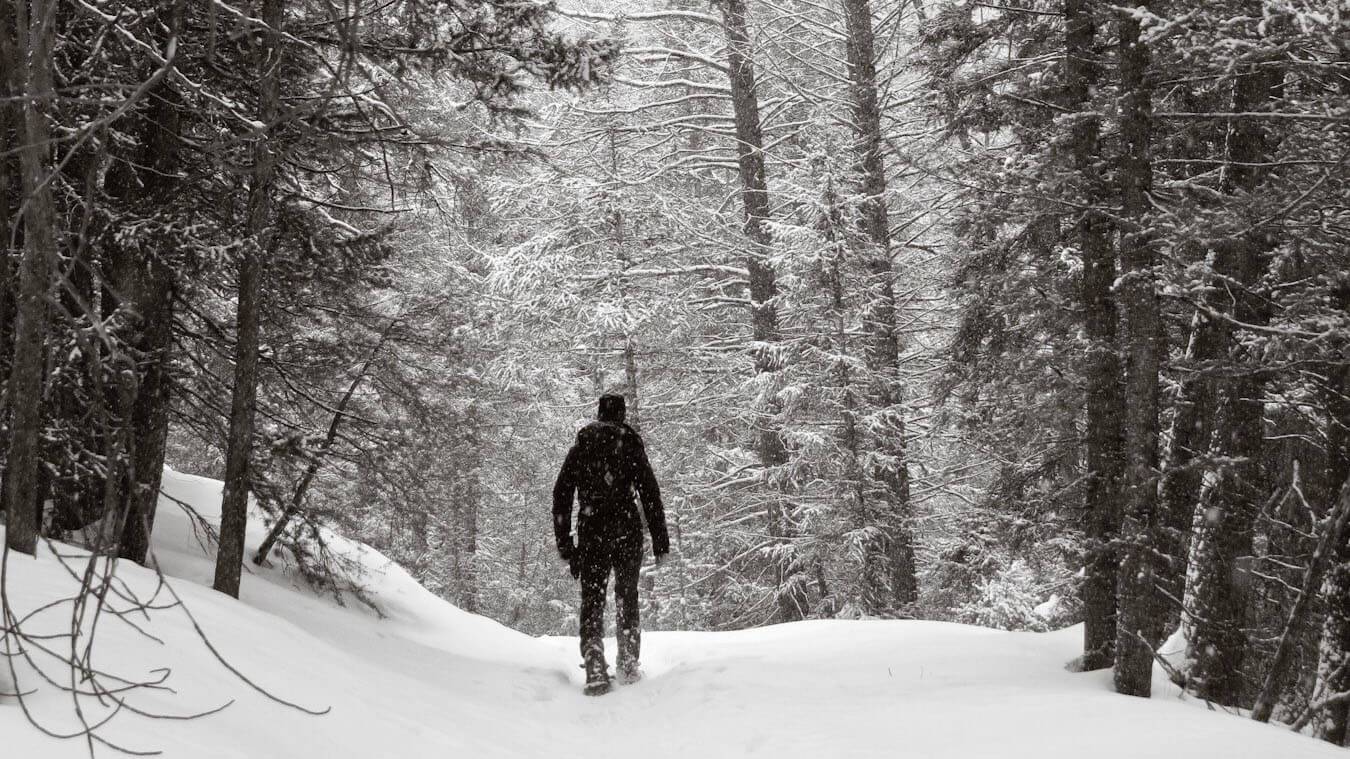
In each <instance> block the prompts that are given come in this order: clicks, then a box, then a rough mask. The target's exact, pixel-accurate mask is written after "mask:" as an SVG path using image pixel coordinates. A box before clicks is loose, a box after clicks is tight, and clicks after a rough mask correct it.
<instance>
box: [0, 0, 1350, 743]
mask: <svg viewBox="0 0 1350 759" xmlns="http://www.w3.org/2000/svg"><path fill="white" fill-rule="evenodd" d="M0 70H3V76H0V147H2V148H3V150H0V220H3V228H2V229H0V231H3V233H4V238H3V243H0V381H2V382H3V383H4V384H3V386H2V388H3V390H2V393H3V413H2V415H0V443H2V444H3V445H2V446H0V467H2V469H0V474H3V504H4V526H5V536H6V537H5V540H6V546H5V549H4V552H5V553H4V561H5V562H14V561H19V560H22V558H23V557H21V556H18V555H17V554H32V553H34V552H35V550H36V549H37V546H38V545H39V543H40V542H42V541H63V542H65V543H77V544H80V545H82V546H85V547H86V548H88V549H90V550H92V551H93V556H94V557H100V560H96V559H91V560H90V564H89V567H90V569H89V576H88V577H87V578H86V583H85V587H86V588H87V590H88V592H89V593H90V594H91V595H93V596H94V597H95V598H97V599H102V598H103V597H104V596H105V595H106V594H107V593H109V592H111V593H114V594H115V593H116V592H117V590H116V584H115V583H114V582H113V581H112V579H110V578H111V577H112V576H113V575H112V567H113V565H114V564H115V561H114V560H120V561H125V562H135V563H138V564H145V565H147V566H153V564H154V556H153V551H151V550H150V540H149V536H150V534H151V530H152V528H153V525H154V522H155V518H156V511H157V509H163V508H166V507H168V506H166V505H165V503H164V501H163V500H161V498H160V479H161V476H162V473H163V471H164V467H165V466H169V467H172V468H173V469H175V470H178V471H182V472H190V473H194V474H201V475H206V476H210V477H215V478H218V479H221V480H223V481H224V482H225V490H224V497H223V510H222V518H221V520H220V524H219V528H218V529H216V528H215V527H214V526H213V525H209V524H206V523H205V522H204V521H203V522H202V524H201V529H202V539H203V540H204V541H209V542H211V543H213V544H215V545H217V546H218V560H217V564H216V575H215V581H214V587H215V588H216V590H219V591H221V592H223V593H226V594H230V595H236V596H237V595H238V593H239V587H240V577H241V574H243V573H246V572H248V571H249V569H248V568H249V567H250V566H252V565H255V564H267V563H284V564H287V565H289V566H295V567H298V568H299V569H300V571H302V572H303V574H304V575H305V577H306V578H308V579H309V581H310V582H311V583H313V585H314V586H315V587H317V588H320V589H323V590H325V591H327V592H331V593H333V594H339V595H341V594H353V595H355V596H357V597H360V596H361V595H362V587H363V582H364V581H365V578H363V576H362V574H361V572H360V571H358V568H357V567H354V566H350V565H349V564H347V563H344V561H343V560H342V557H341V556H340V555H337V554H334V553H333V552H332V551H330V550H329V549H328V546H327V545H326V543H325V539H324V535H325V534H326V533H325V532H324V530H322V529H321V528H336V529H338V530H340V531H341V532H342V533H344V534H346V535H349V536H353V537H355V538H358V539H360V540H362V541H364V542H365V543H368V544H370V545H372V546H374V547H376V548H378V549H379V550H380V551H382V552H383V553H384V554H386V555H388V556H389V557H390V558H392V559H394V560H396V561H397V562H398V563H399V564H401V565H402V566H404V567H406V568H407V569H408V570H409V571H410V572H411V573H412V575H413V576H414V577H416V578H417V580H418V581H419V582H421V583H422V584H423V585H425V586H426V587H427V588H429V589H431V590H433V591H434V592H436V593H437V594H439V595H441V596H442V597H444V598H446V599H448V600H450V601H452V602H453V603H455V604H456V605H458V606H459V607H460V608H462V609H464V610H466V611H470V612H474V613H477V614H482V615H485V616H488V617H491V618H494V619H496V620H499V621H501V622H503V623H504V624H507V625H509V626H511V627H514V628H516V629H519V630H522V631H525V632H528V633H532V634H572V633H573V632H574V631H575V629H576V625H577V600H576V591H575V584H574V582H573V581H572V579H571V578H570V577H568V576H567V572H566V569H565V566H564V565H561V564H559V562H558V561H557V559H556V553H555V550H554V546H553V543H552V538H553V535H552V531H551V528H550V516H549V507H550V501H549V494H550V492H551V490H552V487H553V483H554V478H555V477H556V476H557V473H558V467H559V465H560V464H561V462H562V460H563V456H564V454H565V453H566V451H567V449H568V446H569V445H571V443H572V440H573V437H574V434H575V432H576V430H577V428H578V427H579V426H580V425H581V424H582V423H584V422H585V421H587V420H589V419H590V418H591V417H592V416H593V414H594V408H595V400H596V398H597V397H598V396H599V395H601V394H602V393H606V392H615V393H622V394H623V395H624V396H625V397H626V398H627V402H628V418H629V422H630V424H632V425H633V426H634V427H635V428H637V429H638V430H640V431H641V433H642V435H643V437H644V438H645V440H646V445H647V449H648V452H649V453H650V456H651V461H652V464H653V467H654V469H655V471H656V475H657V477H658V479H659V480H660V482H661V487H662V489H663V491H664V493H665V499H666V507H665V508H666V517H667V519H668V521H669V524H670V530H671V545H672V550H671V560H670V561H668V562H665V563H664V564H663V565H662V566H661V567H660V568H657V567H654V566H653V567H647V568H644V569H643V574H642V580H641V582H642V587H643V603H644V606H643V619H644V620H645V623H646V626H647V627H648V628H653V629H678V630H733V629H742V628H748V627H755V626H761V625H766V624H770V623H777V622H792V621H798V620H805V619H821V618H848V619H875V618H889V619H924V620H946V621H954V622H963V623H969V624H978V625H983V626H989V627H997V628H1003V629H1012V630H1052V629H1058V628H1063V627H1066V626H1069V625H1072V624H1077V623H1083V629H1084V643H1083V651H1082V656H1081V657H1080V658H1079V659H1078V660H1076V661H1074V662H1070V663H1068V665H1069V666H1070V667H1071V668H1074V669H1079V670H1093V669H1107V668H1111V669H1112V670H1113V676H1114V682H1115V686H1116V689H1117V690H1118V691H1119V692H1121V693H1125V694H1130V695H1143V696H1146V695H1148V694H1149V691H1150V683H1151V673H1152V672H1153V669H1154V667H1155V665H1160V666H1162V668H1163V669H1164V671H1165V672H1166V673H1167V675H1168V676H1169V677H1170V678H1172V679H1173V681H1175V682H1176V683H1178V684H1180V685H1183V686H1184V687H1185V688H1186V689H1187V690H1188V691H1189V692H1191V693H1192V694H1194V695H1195V696H1196V697H1198V698H1201V699H1204V700H1206V701H1208V702H1210V703H1211V704H1213V705H1214V706H1216V707H1223V708H1229V709H1241V710H1243V713H1249V714H1250V716H1251V717H1252V718H1254V719H1257V720H1261V721H1270V720H1277V721H1281V722H1285V723H1292V724H1293V725H1294V726H1295V727H1297V728H1298V729H1301V730H1306V731H1307V732H1309V733H1310V734H1312V735H1315V736H1316V737H1318V738H1321V739H1323V740H1325V741H1329V742H1332V743H1333V744H1336V745H1342V746H1343V745H1347V743H1348V742H1350V735H1347V729H1348V728H1350V525H1348V524H1347V523H1348V522H1350V167H1347V162H1348V161H1350V8H1347V7H1346V5H1345V4H1344V3H1343V2H1341V1H1340V0H1207V1H1203V2H1202V1H1201V0H1171V1H1170V2H1167V3H1163V2H1160V1H1159V0H1135V2H1134V3H1133V4H1132V5H1129V6H1120V5H1115V4H1110V3H1102V2H1092V0H990V1H989V2H976V1H975V0H956V1H945V2H937V1H936V0H837V1H836V0H831V2H818V1H817V0H709V1H707V2H704V1H702V0H639V1H638V2H619V1H618V0H560V2H558V3H557V4H552V3H536V2H531V1H529V0H394V1H393V2H385V1H383V0H381V1H380V2H375V1H374V0H342V2H340V3H339V2H332V1H327V0H326V1H323V2H320V1H319V0H258V2H248V3H242V2H233V1H232V0H215V1H213V2H209V3H198V2H188V0H124V1H123V2H119V3H108V2H101V1H100V0H2V1H0ZM250 502H252V503H253V504H254V505H253V507H250ZM173 507H175V508H190V507H189V506H188V504H174V506H173ZM259 519H261V520H263V521H264V523H265V524H266V526H267V528H268V529H269V530H270V532H269V534H268V539H267V541H266V542H265V543H264V544H263V546H262V547H261V550H258V551H256V553H251V554H250V555H246V553H250V552H246V551H245V548H244V546H245V540H244V530H245V525H246V524H247V523H248V521H249V520H254V521H255V523H256V521H257V520H259ZM3 582H4V575H3V574H2V573H0V583H3ZM0 590H3V586H2V585H0ZM2 599H3V593H0V600H2ZM100 603H101V600H100ZM370 603H372V604H375V603H376V602H375V601H373V600H372V601H370ZM2 611H3V614H0V632H2V633H3V635H4V640H5V645H6V652H7V655H9V656H12V655H13V653H12V652H13V651H16V650H22V648H23V646H24V645H30V646H31V645H36V644H37V643H36V642H35V639H34V638H33V637H31V636H26V634H25V633H24V631H23V624H22V622H23V619H22V618H21V617H19V616H16V615H15V614H14V613H13V612H12V611H11V609H10V607H9V605H8V602H7V601H5V602H4V604H3V610H2ZM74 613H76V614H85V613H91V612H88V610H87V608H86V607H85V606H83V605H81V604H77V605H76V611H75V612H74ZM74 628H75V630H76V632H75V633H73V635H76V636H78V635H79V634H80V633H79V628H80V625H79V623H78V622H77V623H76V624H75V625H74ZM67 663H68V664H69V665H70V666H71V667H75V668H78V667H81V666H87V663H86V662H85V661H84V660H83V659H81V658H80V656H79V655H77V654H71V655H70V657H69V658H68V659H67Z"/></svg>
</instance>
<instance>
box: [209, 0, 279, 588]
mask: <svg viewBox="0 0 1350 759" xmlns="http://www.w3.org/2000/svg"><path fill="white" fill-rule="evenodd" d="M284 11H285V8H284V0H263V6H262V21H263V23H264V24H266V25H267V27H268V29H267V33H266V34H265V35H264V37H263V42H262V45H261V46H260V47H259V49H258V56H259V58H258V74H259V89H258V118H259V119H260V120H261V121H262V123H263V124H264V125H265V126H264V130H265V131H264V133H263V134H262V135H259V136H258V137H257V141H256V142H255V143H254V148H253V177H252V180H251V183H250V185H249V194H248V219H247V225H248V226H247V231H248V234H249V235H250V236H251V238H252V239H251V241H250V244H249V245H246V246H245V247H244V253H243V257H242V259H241V260H240V262H239V305H238V317H237V321H236V324H237V326H236V337H235V348H234V390H233V393H232V395H231V399H230V430H229V436H228V437H229V439H228V441H227V444H226V451H225V488H224V493H223V495H222V496H221V506H220V553H219V554H218V555H217V557H216V576H215V582H214V585H213V587H215V589H216V590H218V591H220V592H222V593H227V594H229V595H231V596H234V597H236V598H238V597H239V579H240V573H241V571H242V569H243V561H244V531H245V528H246V527H247V525H248V495H249V489H250V488H249V482H250V466H249V463H250V462H249V459H250V456H251V455H252V453H253V417H254V412H255V411H256V406H257V395H258V334H259V326H260V325H259V322H260V316H261V313H260V312H261V310H262V304H261V302H260V301H261V298H262V279H263V263H264V261H263V259H264V257H265V256H267V255H268V254H269V253H270V251H271V247H272V245H271V242H270V241H271V239H272V238H273V236H274V234H273V233H272V232H271V231H270V227H271V225H272V224H273V223H274V219H273V218H272V217H273V213H272V202H271V196H272V184H273V179H274V177H275V174H276V163H277V158H276V148H275V147H274V146H273V145H272V144H271V141H270V140H269V136H270V134H271V132H272V130H273V129H274V127H275V126H276V121H277V117H278V114H279V113H280V110H281V56H282V51H283V49H284V48H283V45H282V41H281V28H282V21H283V14H284Z"/></svg>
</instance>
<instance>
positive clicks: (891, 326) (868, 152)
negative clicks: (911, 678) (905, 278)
mask: <svg viewBox="0 0 1350 759" xmlns="http://www.w3.org/2000/svg"><path fill="white" fill-rule="evenodd" d="M841 3H842V9H843V14H844V25H845V37H846V44H847V53H848V55H847V59H848V72H849V85H850V86H849V93H850V96H851V100H852V110H853V129H854V152H855V153H856V154H857V166H856V171H857V172H858V183H859V187H858V190H859V193H860V194H861V195H862V203H861V205H860V212H861V215H862V218H861V220H860V221H861V223H862V229H863V232H864V234H865V235H866V237H867V241H868V243H869V248H868V252H867V270H868V275H869V281H868V285H867V290H866V293H865V295H864V297H865V298H866V312H865V313H864V315H863V323H864V329H865V330H866V332H867V334H868V346H867V352H866V359H867V368H868V372H869V374H870V383H869V384H870V387H869V388H868V395H869V396H870V397H869V398H868V401H869V403H870V405H871V406H872V413H873V414H875V415H876V417H877V418H876V420H875V422H873V423H872V424H870V425H868V426H867V430H868V432H867V440H866V446H867V448H868V449H869V450H868V453H869V454H870V455H869V456H868V457H867V458H868V459H869V460H871V461H874V462H875V463H874V464H873V465H872V466H871V467H870V471H868V472H867V476H868V479H870V480H871V481H872V482H873V483H876V484H877V486H878V487H877V490H879V491H880V492H879V493H877V494H876V496H877V497H878V499H879V500H880V501H881V504H879V506H878V508H876V509H874V511H875V513H876V514H877V517H878V519H877V524H876V525H874V526H875V527H876V528H877V529H878V530H879V531H880V534H881V541H880V545H879V546H877V549H878V550H877V554H878V555H877V556H876V557H875V562H876V563H877V564H879V565H880V567H881V569H882V570H883V571H881V572H877V573H874V575H875V576H877V577H879V578H882V579H883V580H884V587H881V588H876V589H874V590H875V593H874V595H875V596H876V597H877V598H881V597H886V599H887V605H888V606H892V607H897V608H903V607H906V606H909V605H910V604H913V603H914V601H915V600H916V599H917V598H918V580H917V578H916V576H915V562H914V537H913V530H912V521H913V520H912V514H911V504H910V493H909V467H908V465H907V463H906V460H907V459H906V455H905V416H904V409H903V407H902V405H901V404H902V402H903V400H904V397H903V395H904V394H903V390H902V388H901V386H900V338H899V333H898V330H897V329H896V324H895V318H896V298H895V273H894V269H893V266H892V264H891V234H890V215H889V213H888V209H887V205H886V162H885V158H884V156H883V154H882V151H883V149H884V142H883V139H882V130H881V108H880V106H879V102H878V100H879V99H878V96H877V71H876V63H875V60H876V49H875V43H874V34H873V27H872V8H871V4H870V2H869V0H841ZM870 490H871V488H869V491H870ZM867 495H868V496H872V495H873V494H872V493H871V492H869V493H868V494H867Z"/></svg>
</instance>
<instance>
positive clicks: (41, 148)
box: [4, 0, 56, 554]
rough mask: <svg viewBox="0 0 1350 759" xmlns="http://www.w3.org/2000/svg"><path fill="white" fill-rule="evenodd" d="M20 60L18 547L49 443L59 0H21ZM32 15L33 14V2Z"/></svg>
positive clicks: (15, 405)
mask: <svg viewBox="0 0 1350 759" xmlns="http://www.w3.org/2000/svg"><path fill="white" fill-rule="evenodd" d="M13 8H14V10H13V19H14V25H15V39H16V40H17V42H18V44H17V45H15V48H14V51H13V52H14V60H15V61H16V62H17V61H19V60H23V61H25V62H26V63H25V64H24V65H18V66H15V67H14V69H15V76H17V77H18V78H19V79H20V81H21V83H22V86H21V87H20V88H19V90H20V92H22V93H23V98H22V105H21V107H20V112H21V113H22V117H23V128H22V130H20V132H21V134H22V139H21V143H20V146H19V165H20V168H21V172H22V186H23V200H24V213H23V224H24V251H23V259H22V262H21V263H20V267H19V269H20V270H19V299H18V304H17V319H16V325H15V338H14V360H13V363H12V365H11V368H10V377H9V388H8V390H9V404H10V410H11V412H12V414H11V424H12V427H11V432H10V441H9V451H8V455H7V456H6V464H7V466H6V473H5V493H4V496H5V510H6V517H5V518H6V521H5V542H6V543H7V545H8V546H9V548H11V549H13V550H15V551H21V552H23V553H28V554H32V553H35V552H36V550H37V533H38V526H39V525H38V510H39V508H40V505H39V503H38V485H39V482H38V468H39V464H40V453H41V443H42V408H43V403H42V379H43V375H44V369H45V363H46V354H47V345H46V341H47V331H48V330H47V326H48V325H47V321H48V319H47V311H48V309H47V300H48V297H49V292H50V290H51V286H52V281H53V274H54V271H55V268H54V267H55V265H56V210H55V206H54V201H53V198H52V192H51V185H50V182H49V181H48V180H49V172H50V171H51V169H52V165H51V163H52V162H51V147H50V145H49V143H48V133H47V121H46V115H45V111H46V110H47V108H48V107H49V105H50V102H51V97H52V39H53V37H54V30H55V26H56V3H55V2H54V0H28V2H25V0H14V5H13ZM30 8H31V10H32V15H31V16H30V15H29V9H30Z"/></svg>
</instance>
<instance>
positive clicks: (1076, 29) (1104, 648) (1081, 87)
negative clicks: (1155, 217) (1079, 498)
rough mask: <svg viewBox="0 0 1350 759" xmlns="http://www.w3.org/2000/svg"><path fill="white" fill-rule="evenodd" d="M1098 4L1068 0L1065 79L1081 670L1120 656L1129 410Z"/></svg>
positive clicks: (1095, 667)
mask: <svg viewBox="0 0 1350 759" xmlns="http://www.w3.org/2000/svg"><path fill="white" fill-rule="evenodd" d="M1097 12H1098V6H1097V4H1096V3H1095V2H1092V0H1065V3H1064V24H1065V34H1064V47H1065V60H1064V78H1065V90H1066V93H1065V95H1066V100H1067V101H1068V103H1067V106H1068V107H1069V108H1072V109H1077V110H1079V111H1082V113H1080V115H1079V116H1078V117H1077V118H1075V119H1074V122H1073V127H1072V134H1071V140H1072V146H1073V162H1074V169H1075V170H1076V171H1077V172H1078V175H1079V176H1078V181H1080V182H1081V183H1082V185H1083V198H1082V200H1083V202H1084V205H1086V206H1087V210H1086V211H1084V212H1083V214H1082V216H1080V217H1079V219H1078V221H1077V223H1076V225H1075V235H1076V237H1077V240H1078V247H1079V249H1080V251H1081V253H1082V256H1083V295H1082V298H1083V322H1084V323H1083V326H1084V332H1085V334H1086V336H1087V342H1088V345H1087V357H1086V358H1087V367H1086V388H1085V396H1086V401H1087V431H1086V437H1085V439H1084V448H1085V454H1086V459H1087V487H1086V493H1085V496H1084V504H1083V505H1084V512H1083V533H1084V536H1085V537H1086V538H1087V540H1088V551H1087V557H1086V566H1085V567H1084V580H1083V607H1084V608H1083V618H1084V624H1083V660H1082V666H1083V668H1084V669H1087V670H1093V669H1104V668H1106V667H1109V666H1111V663H1112V661H1113V660H1114V658H1115V639H1116V570H1117V563H1116V553H1115V549H1114V541H1115V539H1116V536H1117V533H1118V532H1119V529H1120V514H1121V489H1120V488H1121V477H1122V471H1121V470H1122V466H1121V464H1122V460H1123V454H1124V441H1123V439H1122V437H1123V436H1122V431H1121V423H1122V419H1123V418H1124V415H1125V408H1124V399H1123V397H1122V395H1121V388H1120V358H1119V351H1120V346H1119V341H1118V339H1117V335H1116V322H1117V320H1118V316H1117V311H1116V302H1115V296H1114V295H1112V293H1111V287H1112V284H1113V283H1114V282H1115V278H1116V260H1115V250H1114V248H1113V247H1112V245H1111V240H1110V237H1109V235H1110V233H1111V224H1110V221H1109V219H1108V217H1107V216H1106V214H1105V213H1104V212H1103V211H1102V210H1100V209H1101V206H1102V205H1103V204H1104V203H1105V202H1106V197H1105V192H1104V188H1103V187H1102V183H1101V180H1100V177H1101V174H1102V164H1101V147H1100V142H1099V140H1100V135H1101V120H1100V117H1098V116H1097V115H1096V114H1095V112H1094V111H1093V109H1092V106H1091V104H1090V101H1091V91H1092V88H1093V87H1094V86H1096V83H1097V78H1098V66H1097V62H1096V53H1095V52H1094V51H1093V49H1092V45H1093V40H1094V39H1095V37H1096V33H1097V20H1096V13H1097Z"/></svg>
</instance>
